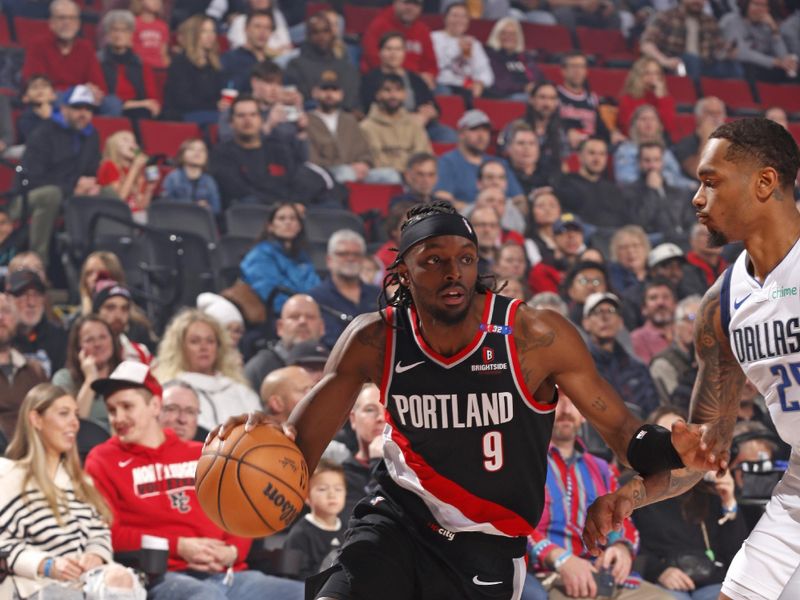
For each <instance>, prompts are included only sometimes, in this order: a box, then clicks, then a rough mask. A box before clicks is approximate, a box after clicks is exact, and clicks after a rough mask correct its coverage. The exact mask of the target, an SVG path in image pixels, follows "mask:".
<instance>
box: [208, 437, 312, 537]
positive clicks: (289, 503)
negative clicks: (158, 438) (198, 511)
mask: <svg viewBox="0 0 800 600" xmlns="http://www.w3.org/2000/svg"><path fill="white" fill-rule="evenodd" d="M194 485H195V489H196V490H197V499H198V500H199V501H200V506H202V507H203V511H205V513H206V514H207V515H208V516H209V518H210V519H211V520H212V521H214V523H216V524H217V525H219V526H220V527H222V529H224V530H225V531H228V532H230V533H232V534H234V535H240V536H245V537H263V536H267V535H270V534H273V533H275V532H277V531H281V530H282V529H285V528H286V527H288V526H289V525H291V523H292V521H294V520H295V518H296V517H297V515H299V514H300V511H301V510H302V508H303V503H304V502H305V499H306V495H307V493H308V467H307V466H306V461H305V459H304V458H303V455H302V454H301V452H300V450H299V449H298V447H297V446H296V445H295V444H294V442H293V441H292V440H290V439H289V438H287V437H286V436H285V435H284V434H283V433H281V432H280V431H278V430H277V429H275V428H274V427H268V426H260V427H256V428H255V429H253V430H252V431H251V432H250V433H245V431H244V426H243V425H239V426H237V427H235V428H234V429H233V431H231V433H230V435H228V437H227V438H226V439H225V440H224V441H220V440H219V438H214V439H213V440H212V441H211V443H210V444H208V445H206V446H204V447H203V454H202V455H201V456H200V460H199V461H198V462H197V472H196V474H195V484H194Z"/></svg>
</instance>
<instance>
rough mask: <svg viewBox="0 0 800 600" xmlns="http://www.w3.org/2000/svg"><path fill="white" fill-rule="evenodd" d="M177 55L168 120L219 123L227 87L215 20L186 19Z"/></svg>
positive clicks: (168, 88)
mask: <svg viewBox="0 0 800 600" xmlns="http://www.w3.org/2000/svg"><path fill="white" fill-rule="evenodd" d="M178 44H179V45H180V47H181V49H182V51H181V52H179V53H178V54H176V55H175V56H174V57H173V59H172V63H171V64H170V65H169V70H168V71H167V83H166V86H165V87H164V118H166V119H169V120H173V121H194V122H195V123H199V124H201V125H207V124H211V123H216V122H217V120H218V119H219V112H218V110H217V105H218V103H219V100H220V93H221V92H222V87H223V85H224V81H223V77H222V70H221V66H220V60H219V47H218V45H217V34H216V30H215V28H214V20H213V19H211V18H210V17H206V16H203V15H195V16H193V17H190V18H188V19H186V20H185V21H184V22H183V23H181V25H180V27H178Z"/></svg>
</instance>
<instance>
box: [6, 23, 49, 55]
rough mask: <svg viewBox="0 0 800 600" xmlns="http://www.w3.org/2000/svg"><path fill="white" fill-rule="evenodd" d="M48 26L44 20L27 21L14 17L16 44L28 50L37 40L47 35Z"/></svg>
mask: <svg viewBox="0 0 800 600" xmlns="http://www.w3.org/2000/svg"><path fill="white" fill-rule="evenodd" d="M49 31H50V26H49V25H48V23H47V21H46V20H44V19H29V18H27V17H14V32H15V33H16V35H17V43H18V44H19V45H20V46H22V47H23V48H29V47H30V46H31V44H33V43H35V42H36V40H38V39H39V38H41V37H43V36H45V35H47V33H48V32H49Z"/></svg>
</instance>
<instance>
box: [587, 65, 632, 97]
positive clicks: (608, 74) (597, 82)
mask: <svg viewBox="0 0 800 600" xmlns="http://www.w3.org/2000/svg"><path fill="white" fill-rule="evenodd" d="M627 76H628V72H627V71H625V70H624V69H606V68H603V67H593V68H591V69H589V74H588V79H589V88H590V89H591V90H592V91H593V92H594V93H595V94H597V95H598V96H599V97H600V98H619V96H620V94H622V88H623V87H624V86H625V78H626V77H627Z"/></svg>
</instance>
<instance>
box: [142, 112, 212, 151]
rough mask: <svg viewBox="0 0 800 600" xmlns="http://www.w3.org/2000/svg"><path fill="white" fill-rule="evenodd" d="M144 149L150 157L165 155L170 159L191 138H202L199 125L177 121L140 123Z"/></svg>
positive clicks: (143, 121)
mask: <svg viewBox="0 0 800 600" xmlns="http://www.w3.org/2000/svg"><path fill="white" fill-rule="evenodd" d="M139 133H140V134H141V136H142V148H144V151H145V152H147V153H148V154H150V155H153V154H163V155H166V156H169V157H172V156H175V155H176V154H177V153H178V148H180V145H181V144H182V143H183V142H184V141H186V140H188V139H189V138H199V137H202V135H201V133H200V127H199V126H198V125H197V123H180V122H177V121H150V120H145V119H143V120H141V121H139Z"/></svg>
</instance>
